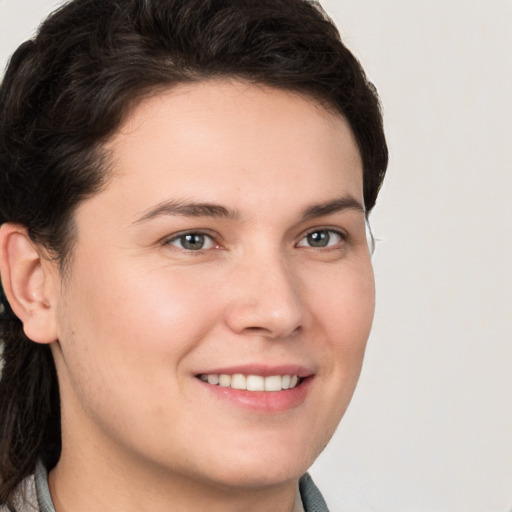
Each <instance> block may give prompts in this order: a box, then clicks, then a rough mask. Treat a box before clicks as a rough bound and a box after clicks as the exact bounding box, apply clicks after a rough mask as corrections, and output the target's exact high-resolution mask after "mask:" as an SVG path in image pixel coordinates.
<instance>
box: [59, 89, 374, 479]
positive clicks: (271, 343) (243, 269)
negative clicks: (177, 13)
mask: <svg viewBox="0 0 512 512" xmlns="http://www.w3.org/2000/svg"><path fill="white" fill-rule="evenodd" d="M106 149H107V152H108V155H109V158H110V161H111V165H112V168H113V177H112V180H111V181H110V183H109V184H108V186H107V187H106V188H105V189H104V190H103V191H102V192H100V193H98V194H97V195H96V196H94V197H92V198H90V199H88V200H86V201H85V202H84V203H82V204H81V206H80V207H79V208H78V210H77V212H76V218H75V220H76V226H77V243H76V245H75V246H74V248H73V254H72V258H71V260H70V261H71V263H70V269H69V275H67V276H66V278H65V279H63V280H62V282H61V283H59V289H60V290H61V291H60V295H59V297H58V301H57V305H56V309H55V311H56V313H55V318H56V322H57V326H58V339H59V341H58V342H56V343H55V344H54V346H53V351H54V356H55V359H56V364H57V369H58V374H59V381H60V386H61V395H62V407H63V410H62V415H63V440H64V446H65V448H64V450H67V449H69V450H72V449H77V448H76V447H77V446H80V447H81V448H80V449H83V450H84V451H87V453H88V454H89V455H88V456H89V457H94V456H97V457H104V458H108V459H110V460H120V461H121V460H123V461H125V462H126V461H132V462H133V461H134V460H137V461H138V462H140V463H144V464H145V465H146V466H147V467H151V468H154V469H155V470H156V469H158V470H159V471H164V472H165V473H166V474H167V475H170V476H173V475H174V476H175V477H176V478H178V477H179V478H193V479H195V480H196V481H204V482H209V483H216V484H222V485H228V486H252V487H254V486H264V485H270V484H272V485H274V484H276V483H277V482H285V481H290V480H291V479H295V478H298V477H300V476H301V474H302V473H304V471H305V470H306V469H307V468H308V467H309V466H310V464H311V463H312V462H313V461H314V459H315V458H316V457H317V455H318V454H319V453H320V451H321V450H322V449H323V447H324V446H325V444H326V443H327V442H328V440H329V438H330V437H331V435H332V434H333V432H334V430H335V428H336V426H337V425H338V422H339V421H340V419H341V417H342V415H343V413H344V411H345V409H346V407H347V405H348V403H349V401H350V398H351V396H352V393H353V391H354V387H355V385H356V381H357V378H358V375H359V371H360V367H361V363H362V358H363V353H364V348H365V344H366V340H367V337H368V334H369V330H370V325H371V321H372V316H373V307H374V285H373V274H372V269H371V263H370V256H369V250H368V245H367V242H366V235H365V217H364V210H363V206H362V204H363V199H362V164H361V158H360V155H359V152H358V149H357V146H356V143H355V141H354V138H353V135H352V133H351V130H350V128H349V126H348V124H347V123H346V122H345V120H344V119H343V118H342V117H341V116H340V115H338V114H334V113H330V112H328V111H326V110H325V109H324V108H322V107H321V106H320V105H318V104H317V103H316V102H314V101H313V100H311V99H310V98H305V97H303V96H300V95H296V94H292V93H290V92H284V91H279V90H275V89H271V88H266V87H260V86H258V87H257V86H254V85H247V84H244V83H240V82H228V81H212V82H203V83H200V84H193V85H183V86H179V87H176V88H173V89H172V90H170V91H167V92H160V93H158V94H155V95H154V96H152V97H150V98H147V99H145V100H144V101H143V102H142V103H141V104H139V105H138V106H137V107H136V108H135V110H134V111H133V112H132V114H131V115H130V116H129V118H128V119H127V120H126V122H125V123H124V125H123V126H122V127H121V129H120V130H119V132H118V133H117V134H116V135H115V137H114V138H113V139H112V140H111V141H110V142H109V144H108V147H107V148H106ZM73 447H75V448H73Z"/></svg>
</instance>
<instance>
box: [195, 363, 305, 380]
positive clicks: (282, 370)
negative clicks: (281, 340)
mask: <svg viewBox="0 0 512 512" xmlns="http://www.w3.org/2000/svg"><path fill="white" fill-rule="evenodd" d="M236 373H241V374H243V375H261V376H262V377H270V376H271V375H297V377H302V378H304V377H310V376H311V375H313V371H312V370H311V369H308V368H307V367H305V366H303V365H299V364H278V365H265V364H242V365H237V366H229V367H217V368H209V369H208V370H204V371H200V372H198V373H197V375H221V374H226V375H235V374H236Z"/></svg>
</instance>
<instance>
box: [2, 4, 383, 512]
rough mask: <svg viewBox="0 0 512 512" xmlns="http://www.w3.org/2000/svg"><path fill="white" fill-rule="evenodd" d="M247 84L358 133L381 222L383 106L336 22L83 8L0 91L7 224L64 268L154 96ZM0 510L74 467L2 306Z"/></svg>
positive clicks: (49, 24)
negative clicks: (117, 147) (120, 134)
mask: <svg viewBox="0 0 512 512" xmlns="http://www.w3.org/2000/svg"><path fill="white" fill-rule="evenodd" d="M217 77H219V78H220V77H234V78H238V79H242V80H246V81H249V82H252V83H258V84H265V85H269V86H273V87H278V88H283V89H286V90H290V91H297V92H300V93H303V94H306V95H308V96H310V97H312V98H314V99H316V100H318V101H320V102H322V104H324V105H325V106H326V107H328V108H331V109H334V110H336V111H338V112H339V113H341V114H342V115H343V116H345V118H346V119H347V121H348V122H349V124H350V126H351V128H352V131H353V133H354V136H355V139H356V141H357V143H358V146H359V150H360V152H361V156H362V160H363V171H364V175H363V184H364V200H365V206H366V210H367V212H369V211H370V210H371V209H372V208H373V206H374V204H375V201H376V198H377V194H378V191H379V188H380V186H381V183H382V180H383V178H384V174H385V170H386V166H387V148H386V141H385V138H384V133H383V127H382V118H381V113H380V108H379V101H378V98H377V95H376V92H375V89H374V88H373V86H372V84H371V83H369V82H368V80H367V78H366V76H365V74H364V72H363V70H362V68H361V66H360V64H359V63H358V62H357V60H356V59H355V58H354V56H353V55H352V54H351V53H350V51H349V50H348V49H347V48H346V47H345V46H344V45H343V44H342V42H341V39H340V36H339V33H338V31H337V29H336V28H335V26H334V25H333V23H332V22H331V21H330V20H329V19H328V18H327V16H326V15H325V13H323V11H322V10H321V9H319V8H318V7H317V6H315V5H314V3H312V2H308V1H307V0H123V1H119V0H73V1H71V2H69V3H67V4H65V5H64V6H63V7H62V8H60V9H59V10H57V11H56V12H55V13H54V14H53V15H51V16H50V17H49V18H48V19H47V20H46V21H45V22H44V23H43V24H42V25H41V27H40V29H39V31H38V33H37V35H36V36H35V38H34V39H31V40H29V41H26V42H25V43H23V44H22V45H21V46H20V47H19V48H18V50H17V51H16V52H15V53H14V55H13V56H12V58H11V61H10V64H9V66H8V68H7V71H6V74H5V77H4V80H3V82H2V85H1V88H0V224H2V223H4V222H13V223H18V224H21V225H23V226H26V228H27V229H28V233H29V235H30V237H31V238H32V240H33V241H34V242H36V243H37V244H39V245H40V246H41V247H42V248H44V249H45V251H46V253H47V254H49V255H50V256H51V257H55V258H56V259H58V261H60V263H61V265H64V263H65V261H66V257H67V255H69V254H70V252H71V251H72V244H73V239H74V232H73V212H74V210H75V209H76V207H77V205H78V204H79V203H80V202H81V201H83V200H85V199H86V198H87V197H90V196H91V195H93V194H95V193H96V192H98V191H99V190H100V189H101V187H103V186H104V185H105V183H106V181H107V179H108V175H109V173H108V165H107V163H106V160H105V159H104V158H103V154H102V151H101V150H102V146H103V145H104V143H105V142H106V141H107V140H108V138H109V137H111V136H112V135H113V134H114V133H115V131H116V129H117V128H118V127H119V124H120V123H121V121H122V120H123V118H124V117H125V116H126V115H127V113H128V112H129V110H130V108H131V107H132V106H133V105H135V104H136V103H137V101H138V100H140V98H141V97H142V96H144V95H145V94H147V93H149V92H151V91H153V90H155V89H157V88H162V87H172V86H173V85H175V84H178V83H184V82H191V81H200V80H205V79H211V78H217ZM2 303H3V308H4V311H3V313H2V314H1V324H0V325H1V331H0V335H1V340H2V343H3V347H4V354H3V359H4V368H3V372H2V375H1V379H0V418H1V423H0V502H6V503H10V502H12V498H13V491H14V488H15V487H16V485H17V484H18V483H19V482H20V481H21V480H22V479H23V478H24V477H26V476H27V475H29V474H30V473H31V472H32V471H33V470H34V465H35V461H36V459H37V458H38V457H42V458H43V459H44V460H45V462H46V464H47V465H48V466H50V467H51V466H52V465H54V464H55V463H56V461H57V460H58V457H59V455H60V412H59V391H58V383H57V377H56V373H55V368H54V364H53V360H52V357H51V353H50V350H49V348H48V346H46V345H39V344H37V343H33V342H31V341H30V340H29V339H27V337H26V336H25V335H24V334H23V330H22V325H21V322H20V321H19V320H18V319H17V318H16V317H15V315H14V314H13V312H12V310H11V308H10V306H9V304H8V302H7V301H6V299H5V297H4V296H3V294H2Z"/></svg>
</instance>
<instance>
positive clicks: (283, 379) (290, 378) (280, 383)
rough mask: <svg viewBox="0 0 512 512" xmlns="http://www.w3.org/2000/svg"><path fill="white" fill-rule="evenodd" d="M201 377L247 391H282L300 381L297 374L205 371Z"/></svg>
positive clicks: (225, 386)
mask: <svg viewBox="0 0 512 512" xmlns="http://www.w3.org/2000/svg"><path fill="white" fill-rule="evenodd" d="M199 378H200V379H201V380H202V381H204V382H208V383H209V384H213V385H215V386H220V387H223V388H229V387H231V388H233V389H245V390H247V391H281V390H283V389H291V388H294V387H295V386H296V385H297V384H298V383H299V377H298V376H297V375H270V376H268V377H263V376H261V375H244V374H242V373H235V374H234V375H228V374H225V373H221V374H216V373H211V374H204V373H203V374H202V375H200V376H199Z"/></svg>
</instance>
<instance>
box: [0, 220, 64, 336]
mask: <svg viewBox="0 0 512 512" xmlns="http://www.w3.org/2000/svg"><path fill="white" fill-rule="evenodd" d="M50 270H51V262H48V261H47V260H45V259H44V258H43V257H42V255H41V253H40V251H39V250H38V248H37V246H36V245H35V244H34V243H33V242H32V240H31V239H30V237H29V236H28V233H27V230H26V229H25V228H24V227H23V226H19V225H16V224H9V223H7V224H4V225H3V226H2V227H1V228H0V275H1V278H2V286H3V288H4V292H5V295H6V297H7V300H8V301H9V304H10V305H11V308H12V310H13V311H14V313H15V314H16V316H17V317H18V318H19V319H20V320H21V322H22V323H23V330H24V332H25V334H26V336H27V337H28V338H29V339H31V340H32V341H35V342H36V343H52V342H53V341H55V340H56V339H57V329H56V323H55V303H54V297H55V287H54V280H53V279H52V276H51V275H50Z"/></svg>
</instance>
